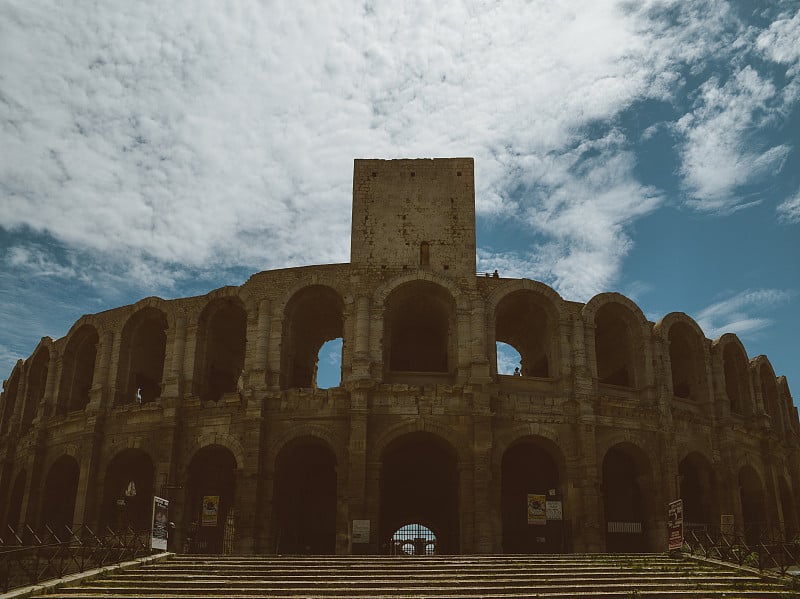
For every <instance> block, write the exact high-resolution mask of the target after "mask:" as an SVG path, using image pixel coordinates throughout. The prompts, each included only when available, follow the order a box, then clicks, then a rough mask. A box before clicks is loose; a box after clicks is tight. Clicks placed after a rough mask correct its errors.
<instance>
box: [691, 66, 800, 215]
mask: <svg viewBox="0 0 800 599" xmlns="http://www.w3.org/2000/svg"><path fill="white" fill-rule="evenodd" d="M775 97H776V89H775V86H774V85H773V84H772V83H771V82H770V81H768V80H766V79H764V78H763V77H761V76H760V75H759V74H758V73H757V72H756V71H755V70H754V69H753V68H752V67H750V66H746V67H744V68H742V69H740V70H739V71H738V72H737V73H736V75H735V76H734V77H732V78H731V79H730V80H728V81H726V82H725V83H724V84H722V83H720V81H719V80H717V79H716V78H713V79H710V80H708V81H706V83H704V84H703V85H702V86H701V88H700V100H699V105H698V106H697V108H696V109H695V110H694V111H693V112H692V113H690V114H687V115H685V116H684V117H683V118H681V119H680V120H679V121H678V122H677V125H676V129H677V130H678V131H679V132H680V133H682V134H683V135H684V136H685V139H686V141H685V145H684V148H683V151H682V157H681V158H682V166H681V174H682V175H683V177H684V182H685V185H686V188H687V190H688V192H689V194H690V196H689V198H688V200H687V204H688V205H690V206H691V207H693V208H696V209H698V210H703V211H712V212H716V211H721V212H725V211H730V210H734V209H736V208H739V207H741V205H742V203H743V202H742V200H741V198H740V197H738V196H737V195H736V193H735V192H736V190H737V188H739V187H741V186H742V185H745V184H748V183H752V182H754V181H757V180H758V179H760V178H762V177H765V176H767V175H770V174H772V173H774V172H777V170H779V169H780V167H781V166H782V165H783V162H784V160H785V159H786V156H787V155H788V153H789V151H790V148H789V147H788V146H787V145H776V146H772V147H766V148H763V147H762V148H760V149H759V148H758V144H757V143H755V142H754V139H753V138H752V136H751V133H752V131H753V130H754V129H756V128H757V126H758V125H759V124H762V123H763V122H764V121H765V120H767V119H769V118H770V117H771V116H772V114H771V111H770V110H769V109H768V104H769V103H770V101H772V100H774V99H775Z"/></svg>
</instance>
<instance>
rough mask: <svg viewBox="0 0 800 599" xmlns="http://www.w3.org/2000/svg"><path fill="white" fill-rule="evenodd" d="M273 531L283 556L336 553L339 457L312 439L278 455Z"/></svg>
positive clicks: (321, 443) (297, 442) (292, 445)
mask: <svg viewBox="0 0 800 599" xmlns="http://www.w3.org/2000/svg"><path fill="white" fill-rule="evenodd" d="M276 462H277V463H276V468H277V470H276V473H275V511H274V519H273V521H274V530H275V534H276V546H277V552H278V553H280V554H316V555H319V554H333V553H335V551H336V456H335V455H334V454H333V452H332V451H331V450H330V449H329V448H328V447H327V446H326V445H324V444H323V442H322V441H320V440H318V439H313V438H305V439H302V440H298V441H295V442H293V443H291V444H289V446H287V447H284V448H283V449H282V450H281V452H280V453H279V454H278V458H277V461H276Z"/></svg>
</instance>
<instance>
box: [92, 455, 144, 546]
mask: <svg viewBox="0 0 800 599" xmlns="http://www.w3.org/2000/svg"><path fill="white" fill-rule="evenodd" d="M153 478H154V469H153V462H152V460H151V459H150V456H148V455H147V454H146V453H145V452H144V451H142V450H141V449H124V450H122V451H121V452H119V453H118V454H117V455H115V456H114V458H113V459H112V460H111V461H110V462H109V464H108V467H107V468H106V478H105V485H104V493H103V523H104V524H105V525H106V526H109V527H111V528H113V529H115V530H120V529H125V528H132V529H134V530H148V529H149V528H150V527H151V526H152V522H151V521H150V519H151V517H152V510H153Z"/></svg>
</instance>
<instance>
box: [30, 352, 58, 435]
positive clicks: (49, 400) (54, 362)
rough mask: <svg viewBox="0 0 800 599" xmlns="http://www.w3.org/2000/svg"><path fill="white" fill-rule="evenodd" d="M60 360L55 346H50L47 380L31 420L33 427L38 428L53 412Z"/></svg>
mask: <svg viewBox="0 0 800 599" xmlns="http://www.w3.org/2000/svg"><path fill="white" fill-rule="evenodd" d="M60 363H61V360H60V359H59V358H58V355H57V352H56V350H55V347H51V348H50V362H49V363H48V364H47V381H46V382H45V385H44V395H43V396H42V401H41V402H39V406H38V408H37V410H36V417H35V418H34V421H33V427H34V428H38V427H39V423H40V422H43V421H44V420H45V419H46V418H47V417H48V416H50V415H51V414H53V413H55V405H56V400H57V398H56V391H57V385H56V381H57V380H58V373H59V370H60V365H61V364H60Z"/></svg>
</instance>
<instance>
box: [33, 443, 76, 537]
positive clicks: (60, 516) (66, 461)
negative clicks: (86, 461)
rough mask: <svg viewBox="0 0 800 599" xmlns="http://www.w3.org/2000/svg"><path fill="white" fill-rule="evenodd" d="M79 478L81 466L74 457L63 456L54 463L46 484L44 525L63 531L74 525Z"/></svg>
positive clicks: (43, 501) (42, 520) (43, 512)
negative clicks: (66, 527)
mask: <svg viewBox="0 0 800 599" xmlns="http://www.w3.org/2000/svg"><path fill="white" fill-rule="evenodd" d="M79 476H80V466H78V462H77V461H76V460H75V458H73V457H72V456H69V455H62V456H61V457H60V458H58V459H57V460H56V461H55V462H53V465H52V466H50V470H49V471H48V472H47V479H46V480H45V483H44V499H43V500H42V517H41V518H40V521H41V523H42V524H45V525H48V526H50V527H51V528H52V529H53V530H57V529H62V530H63V528H64V526H68V525H71V524H72V523H73V515H74V513H75V498H76V496H77V493H78V477H79Z"/></svg>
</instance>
